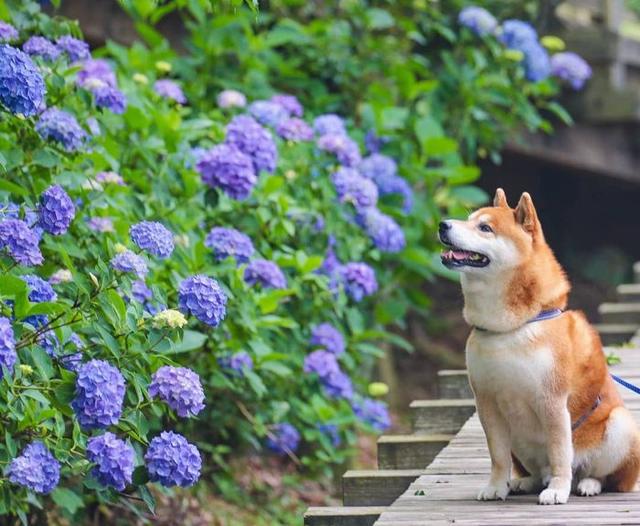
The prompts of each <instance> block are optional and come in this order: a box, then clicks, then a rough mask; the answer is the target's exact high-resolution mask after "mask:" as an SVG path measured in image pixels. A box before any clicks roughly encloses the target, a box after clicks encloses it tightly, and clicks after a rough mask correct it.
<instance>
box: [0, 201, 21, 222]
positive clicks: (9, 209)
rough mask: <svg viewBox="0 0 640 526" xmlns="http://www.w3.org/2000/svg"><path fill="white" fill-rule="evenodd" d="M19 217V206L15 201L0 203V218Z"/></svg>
mask: <svg viewBox="0 0 640 526" xmlns="http://www.w3.org/2000/svg"><path fill="white" fill-rule="evenodd" d="M19 217H20V207H19V206H18V205H17V204H15V203H11V202H9V203H2V204H0V220H3V219H18V218H19Z"/></svg>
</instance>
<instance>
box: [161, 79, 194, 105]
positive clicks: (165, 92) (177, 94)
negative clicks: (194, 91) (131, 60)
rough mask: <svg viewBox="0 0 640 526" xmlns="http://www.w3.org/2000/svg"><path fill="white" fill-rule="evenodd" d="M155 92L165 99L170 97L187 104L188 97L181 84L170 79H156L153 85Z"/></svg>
mask: <svg viewBox="0 0 640 526" xmlns="http://www.w3.org/2000/svg"><path fill="white" fill-rule="evenodd" d="M153 89H154V90H155V92H156V93H157V94H158V95H160V96H161V97H163V98H165V99H170V100H172V101H174V102H177V103H178V104H186V102H187V98H186V97H185V96H184V93H183V92H182V88H181V87H180V85H179V84H178V83H177V82H175V81H173V80H169V79H161V80H156V82H155V83H154V85H153Z"/></svg>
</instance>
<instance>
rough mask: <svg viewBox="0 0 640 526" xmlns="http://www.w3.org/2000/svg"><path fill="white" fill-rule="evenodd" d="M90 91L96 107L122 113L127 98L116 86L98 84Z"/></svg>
mask: <svg viewBox="0 0 640 526" xmlns="http://www.w3.org/2000/svg"><path fill="white" fill-rule="evenodd" d="M91 92H92V93H93V97H94V99H95V101H96V106H97V107H98V108H106V109H108V110H109V111H111V112H113V113H116V114H120V113H124V110H125V108H126V107H127V99H126V97H125V96H124V93H122V92H121V91H120V90H119V89H118V88H113V87H111V86H99V87H97V88H95V89H92V90H91Z"/></svg>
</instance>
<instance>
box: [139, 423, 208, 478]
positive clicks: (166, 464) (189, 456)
mask: <svg viewBox="0 0 640 526" xmlns="http://www.w3.org/2000/svg"><path fill="white" fill-rule="evenodd" d="M144 460H145V462H146V464H147V470H148V472H149V480H151V482H159V483H160V484H162V485H163V486H166V487H171V486H182V487H188V486H193V484H195V483H196V482H197V481H198V479H199V478H200V469H201V468H202V459H201V457H200V452H199V451H198V449H197V448H196V446H194V445H193V444H189V442H187V439H186V438H184V437H183V436H182V435H179V434H178V433H174V432H173V431H163V432H162V433H160V435H159V436H157V437H155V438H154V439H153V440H152V441H151V443H150V444H149V448H148V449H147V452H146V454H145V455H144Z"/></svg>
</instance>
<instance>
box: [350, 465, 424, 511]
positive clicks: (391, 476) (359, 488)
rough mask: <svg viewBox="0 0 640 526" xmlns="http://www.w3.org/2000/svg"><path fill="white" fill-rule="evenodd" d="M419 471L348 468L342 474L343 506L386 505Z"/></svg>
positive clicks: (394, 498) (396, 496) (403, 489)
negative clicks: (348, 469)
mask: <svg viewBox="0 0 640 526" xmlns="http://www.w3.org/2000/svg"><path fill="white" fill-rule="evenodd" d="M420 473H421V470H419V469H395V470H393V469H386V470H382V471H377V470H370V469H365V470H350V471H347V472H346V473H345V474H344V475H343V476H342V503H343V504H344V505H345V506H387V505H389V504H391V503H392V502H393V501H395V500H396V499H397V498H398V497H399V496H400V495H402V493H404V491H405V490H406V489H407V488H408V487H409V484H411V483H412V482H413V481H414V480H415V479H416V478H417V477H418V476H419V475H420Z"/></svg>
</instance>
